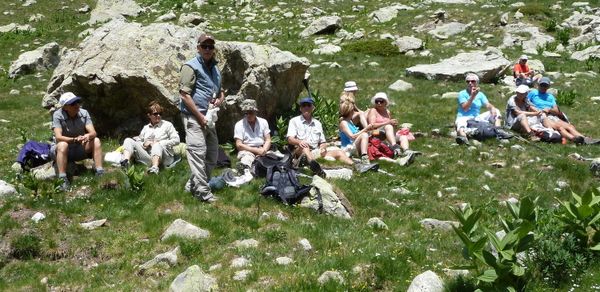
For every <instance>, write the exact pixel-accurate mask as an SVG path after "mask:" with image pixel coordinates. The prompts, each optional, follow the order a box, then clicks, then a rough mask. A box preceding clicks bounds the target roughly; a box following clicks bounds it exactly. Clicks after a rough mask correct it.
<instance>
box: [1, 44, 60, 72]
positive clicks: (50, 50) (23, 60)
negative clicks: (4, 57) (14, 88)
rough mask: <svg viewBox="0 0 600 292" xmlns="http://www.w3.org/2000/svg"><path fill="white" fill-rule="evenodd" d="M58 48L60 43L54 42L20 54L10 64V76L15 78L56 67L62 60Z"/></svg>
mask: <svg viewBox="0 0 600 292" xmlns="http://www.w3.org/2000/svg"><path fill="white" fill-rule="evenodd" d="M58 49H59V46H58V44H57V43H55V42H52V43H48V44H46V45H44V46H41V47H39V48H37V49H35V50H33V51H29V52H25V53H23V54H21V55H19V58H17V60H15V61H14V62H13V63H12V64H11V65H10V68H9V69H8V76H9V77H10V78H15V77H17V76H19V75H24V74H30V73H33V72H35V71H37V70H47V69H50V68H54V67H56V65H58V62H59V61H60V58H59V56H58Z"/></svg>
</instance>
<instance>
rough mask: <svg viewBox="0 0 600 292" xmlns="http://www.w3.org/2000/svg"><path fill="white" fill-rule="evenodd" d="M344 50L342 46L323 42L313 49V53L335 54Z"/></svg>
mask: <svg viewBox="0 0 600 292" xmlns="http://www.w3.org/2000/svg"><path fill="white" fill-rule="evenodd" d="M340 51H342V47H340V46H336V45H332V44H322V45H319V47H318V48H316V49H314V50H312V53H313V54H315V55H333V54H335V53H338V52H340Z"/></svg>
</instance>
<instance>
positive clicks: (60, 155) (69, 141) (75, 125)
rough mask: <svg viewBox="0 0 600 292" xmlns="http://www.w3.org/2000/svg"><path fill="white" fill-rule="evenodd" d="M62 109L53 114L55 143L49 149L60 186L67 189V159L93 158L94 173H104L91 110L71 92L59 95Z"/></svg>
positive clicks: (98, 140)
mask: <svg viewBox="0 0 600 292" xmlns="http://www.w3.org/2000/svg"><path fill="white" fill-rule="evenodd" d="M59 105H60V106H61V109H59V110H56V111H55V112H54V114H52V131H53V132H54V140H55V142H56V144H54V145H53V146H52V148H51V149H50V155H51V156H53V158H54V159H55V162H56V167H57V170H58V178H59V179H61V180H62V185H61V189H62V190H63V191H68V190H69V189H70V187H71V183H70V181H69V178H68V177H67V163H68V162H69V161H80V160H83V159H86V158H93V159H94V164H95V167H96V175H98V176H101V175H102V174H104V168H103V167H102V145H101V144H100V139H98V137H96V130H95V129H94V125H93V123H92V118H91V117H90V114H89V113H88V112H87V111H86V110H84V109H82V108H81V97H79V96H76V95H75V94H73V93H72V92H65V93H63V94H62V95H61V96H60V99H59Z"/></svg>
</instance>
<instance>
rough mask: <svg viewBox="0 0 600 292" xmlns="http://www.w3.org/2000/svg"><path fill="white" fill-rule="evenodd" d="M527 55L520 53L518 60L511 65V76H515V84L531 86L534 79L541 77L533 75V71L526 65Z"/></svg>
mask: <svg viewBox="0 0 600 292" xmlns="http://www.w3.org/2000/svg"><path fill="white" fill-rule="evenodd" d="M528 59H529V58H528V57H527V55H521V57H519V62H517V64H515V66H514V67H513V76H514V77H515V83H516V85H517V86H519V85H521V84H525V85H527V86H532V85H533V84H534V83H535V82H536V81H538V80H539V78H541V75H535V71H534V70H533V69H530V68H529V66H528V65H527V60H528Z"/></svg>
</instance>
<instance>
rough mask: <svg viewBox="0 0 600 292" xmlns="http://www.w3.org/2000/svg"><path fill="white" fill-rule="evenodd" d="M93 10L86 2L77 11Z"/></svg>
mask: <svg viewBox="0 0 600 292" xmlns="http://www.w3.org/2000/svg"><path fill="white" fill-rule="evenodd" d="M91 10H92V9H91V8H90V6H89V5H87V4H85V5H84V6H83V7H81V8H79V9H77V12H79V13H83V14H85V13H88V12H90V11H91Z"/></svg>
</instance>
